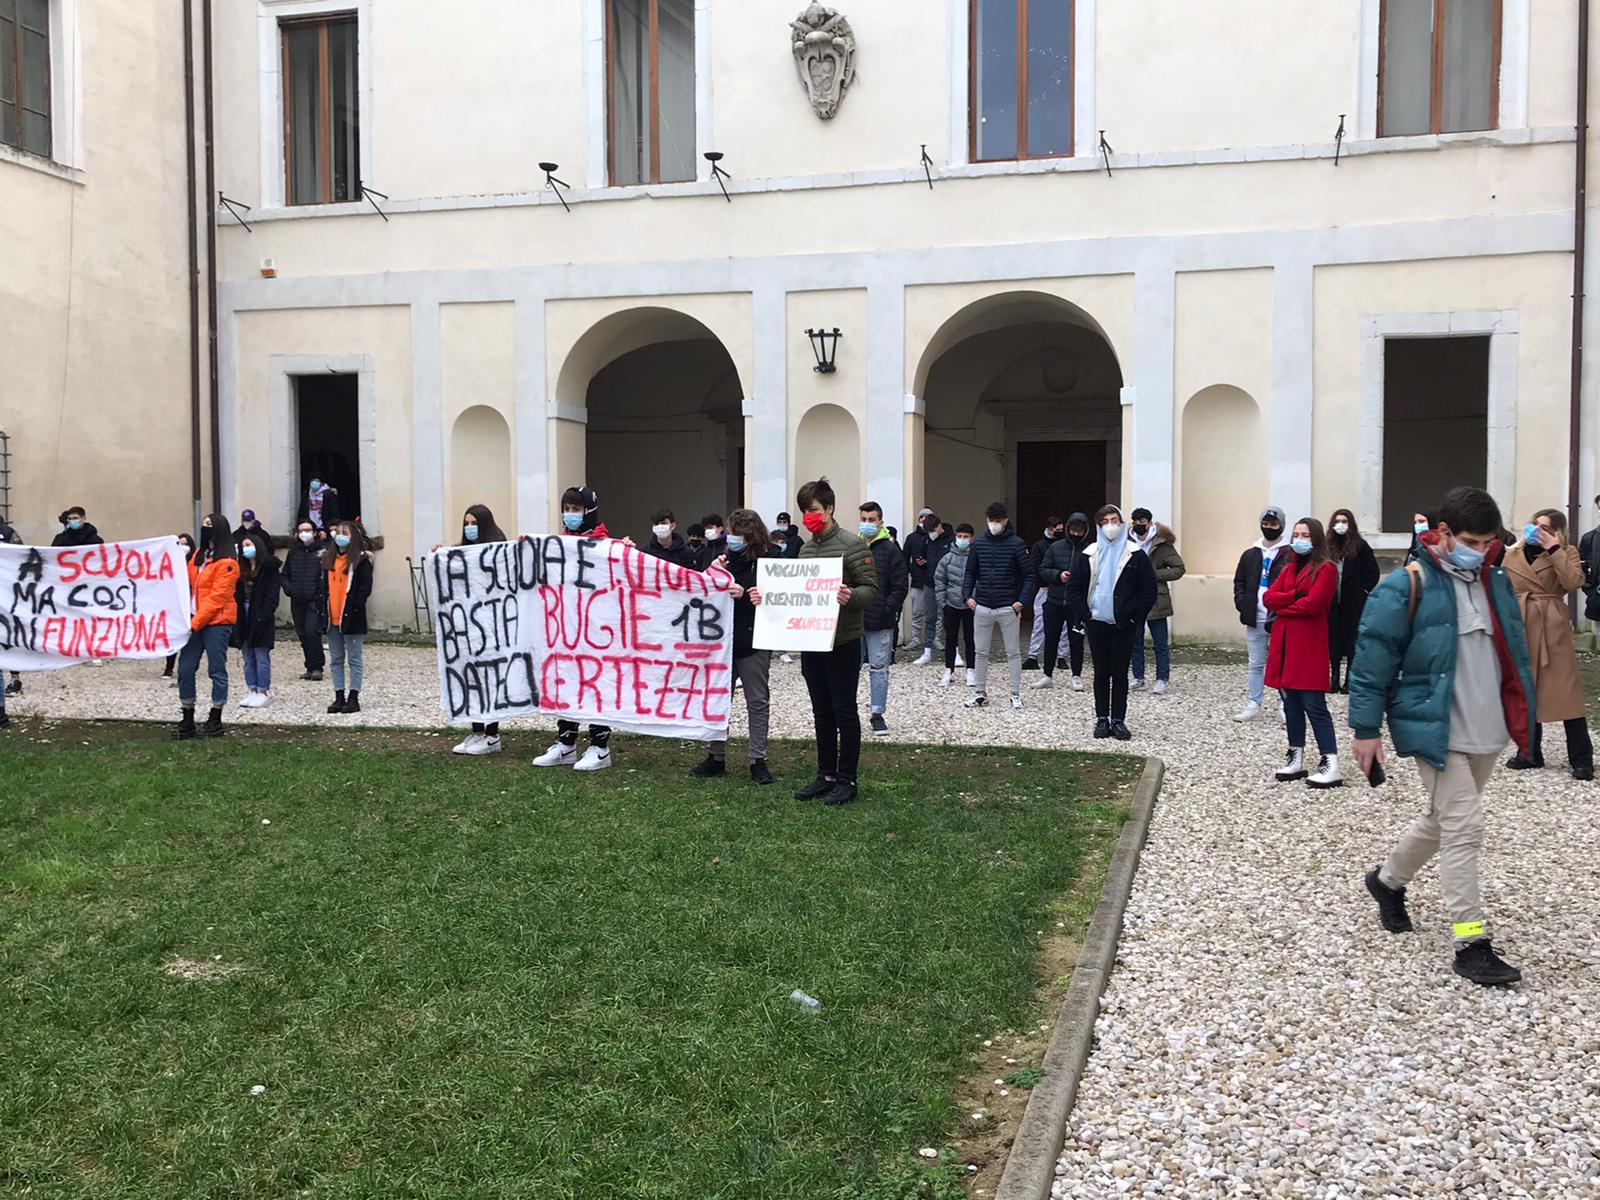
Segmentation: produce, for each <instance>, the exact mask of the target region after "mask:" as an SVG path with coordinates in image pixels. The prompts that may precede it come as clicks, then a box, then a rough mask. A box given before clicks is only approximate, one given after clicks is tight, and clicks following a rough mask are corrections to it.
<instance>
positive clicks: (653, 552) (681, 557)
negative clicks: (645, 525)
mask: <svg viewBox="0 0 1600 1200" xmlns="http://www.w3.org/2000/svg"><path fill="white" fill-rule="evenodd" d="M641 548H642V549H643V550H644V552H645V553H646V554H648V555H649V556H650V557H651V558H662V559H665V560H666V561H667V562H669V563H672V564H673V565H674V566H679V567H689V568H691V569H693V570H699V569H700V568H699V564H697V563H696V562H695V558H694V555H693V554H690V553H689V543H688V542H686V541H684V540H683V534H681V533H679V532H678V531H677V530H676V529H674V530H673V531H672V545H670V546H663V545H662V544H661V543H660V542H658V541H657V540H656V535H655V534H653V533H652V534H651V535H650V540H649V541H648V542H646V543H645V544H644V546H643V547H641Z"/></svg>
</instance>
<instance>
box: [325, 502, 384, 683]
mask: <svg viewBox="0 0 1600 1200" xmlns="http://www.w3.org/2000/svg"><path fill="white" fill-rule="evenodd" d="M322 569H323V570H324V571H326V572H327V573H328V657H329V658H330V659H331V660H332V665H333V703H332V704H330V705H328V711H329V712H330V713H358V712H360V711H361V674H362V655H361V652H362V647H363V646H364V645H365V643H366V640H367V599H368V597H370V596H371V595H372V555H371V554H369V553H368V552H367V532H366V530H364V529H362V528H361V522H360V521H359V520H349V521H340V522H338V523H337V524H335V525H334V526H333V536H332V538H331V539H330V541H329V543H328V545H327V546H325V547H324V548H323V551H322ZM347 663H348V664H349V667H350V690H349V692H346V691H345V687H344V685H345V665H346V664H347Z"/></svg>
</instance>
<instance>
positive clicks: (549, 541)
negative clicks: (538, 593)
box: [539, 534, 567, 587]
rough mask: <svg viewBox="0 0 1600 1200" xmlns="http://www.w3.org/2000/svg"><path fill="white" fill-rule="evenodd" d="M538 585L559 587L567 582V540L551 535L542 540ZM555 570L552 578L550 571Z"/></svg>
mask: <svg viewBox="0 0 1600 1200" xmlns="http://www.w3.org/2000/svg"><path fill="white" fill-rule="evenodd" d="M539 567H540V570H539V583H540V584H541V585H543V586H550V587H560V586H561V585H562V584H564V583H566V582H567V539H566V538H563V537H557V536H555V535H554V534H552V535H551V536H550V537H547V538H545V539H544V541H543V543H542V544H541V546H540V548H539ZM552 567H554V568H556V573H555V575H554V577H552V576H551V573H550V569H551V568H552Z"/></svg>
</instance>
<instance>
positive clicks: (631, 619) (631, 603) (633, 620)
mask: <svg viewBox="0 0 1600 1200" xmlns="http://www.w3.org/2000/svg"><path fill="white" fill-rule="evenodd" d="M659 595H660V593H659V592H641V591H634V592H629V593H628V628H629V629H631V630H632V632H633V636H632V637H631V638H629V639H628V640H629V641H631V642H632V643H633V648H634V649H635V650H659V649H661V643H660V642H647V641H645V639H644V633H645V628H644V627H645V625H646V624H647V623H648V622H649V620H650V614H649V613H647V612H640V611H639V599H640V597H644V598H646V599H655V598H656V597H657V596H659Z"/></svg>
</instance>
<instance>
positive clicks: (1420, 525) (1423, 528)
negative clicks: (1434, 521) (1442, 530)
mask: <svg viewBox="0 0 1600 1200" xmlns="http://www.w3.org/2000/svg"><path fill="white" fill-rule="evenodd" d="M1411 528H1412V530H1413V532H1415V533H1416V535H1417V536H1418V537H1421V536H1422V535H1423V534H1425V533H1427V532H1428V523H1427V522H1426V521H1418V522H1417V523H1416V524H1415V525H1413V526H1412V527H1411Z"/></svg>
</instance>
